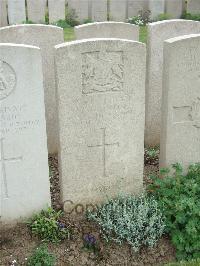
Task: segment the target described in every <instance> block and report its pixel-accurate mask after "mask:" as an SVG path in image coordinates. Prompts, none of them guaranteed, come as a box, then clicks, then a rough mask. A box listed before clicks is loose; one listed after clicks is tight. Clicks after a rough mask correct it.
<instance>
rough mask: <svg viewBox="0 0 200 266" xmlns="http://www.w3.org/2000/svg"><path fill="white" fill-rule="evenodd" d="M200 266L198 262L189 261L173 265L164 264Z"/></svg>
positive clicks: (199, 261)
mask: <svg viewBox="0 0 200 266" xmlns="http://www.w3.org/2000/svg"><path fill="white" fill-rule="evenodd" d="M199 265H200V260H199V259H197V260H191V261H187V262H186V261H181V262H177V263H176V262H175V263H170V264H166V265H165V266H199Z"/></svg>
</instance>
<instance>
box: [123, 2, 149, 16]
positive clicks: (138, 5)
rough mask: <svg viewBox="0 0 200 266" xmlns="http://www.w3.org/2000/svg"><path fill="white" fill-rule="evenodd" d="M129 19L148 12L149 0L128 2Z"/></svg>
mask: <svg viewBox="0 0 200 266" xmlns="http://www.w3.org/2000/svg"><path fill="white" fill-rule="evenodd" d="M127 5H128V17H129V18H130V17H134V16H138V15H139V13H140V11H147V10H148V0H128V2H127Z"/></svg>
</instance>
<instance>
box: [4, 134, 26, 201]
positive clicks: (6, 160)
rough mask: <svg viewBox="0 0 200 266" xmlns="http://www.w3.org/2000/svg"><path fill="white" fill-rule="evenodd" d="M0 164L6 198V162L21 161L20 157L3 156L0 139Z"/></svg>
mask: <svg viewBox="0 0 200 266" xmlns="http://www.w3.org/2000/svg"><path fill="white" fill-rule="evenodd" d="M0 145H1V147H0V154H1V157H0V164H1V171H2V178H3V182H2V183H4V189H5V196H6V198H8V184H7V176H6V163H7V162H18V161H21V160H22V156H19V157H12V158H5V154H4V139H3V138H1V139H0Z"/></svg>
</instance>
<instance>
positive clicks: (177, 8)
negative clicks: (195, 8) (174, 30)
mask: <svg viewBox="0 0 200 266" xmlns="http://www.w3.org/2000/svg"><path fill="white" fill-rule="evenodd" d="M165 5H166V8H165V11H166V13H167V14H168V15H169V16H170V18H180V17H181V15H182V13H183V0H166V1H165Z"/></svg>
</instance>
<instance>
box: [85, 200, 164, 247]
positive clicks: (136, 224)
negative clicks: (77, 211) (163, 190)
mask: <svg viewBox="0 0 200 266" xmlns="http://www.w3.org/2000/svg"><path fill="white" fill-rule="evenodd" d="M87 218H88V219H89V220H91V221H94V222H95V223H97V224H98V225H99V226H100V229H101V231H102V233H103V236H104V238H105V239H106V240H107V241H110V240H113V241H115V242H117V243H119V244H122V243H123V242H125V241H127V242H128V243H129V244H130V245H131V246H132V248H133V250H134V251H138V250H139V249H140V248H141V246H142V245H147V246H150V247H152V246H154V244H155V243H156V242H157V240H158V239H159V238H160V237H161V236H162V234H163V231H164V228H165V224H164V221H163V216H162V213H161V211H160V209H159V208H158V204H157V202H156V200H155V199H154V198H153V197H148V196H146V195H141V196H119V197H117V198H116V199H111V200H109V201H108V202H107V203H106V204H103V205H102V206H101V207H100V208H98V210H97V211H95V212H91V211H88V213H87Z"/></svg>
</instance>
